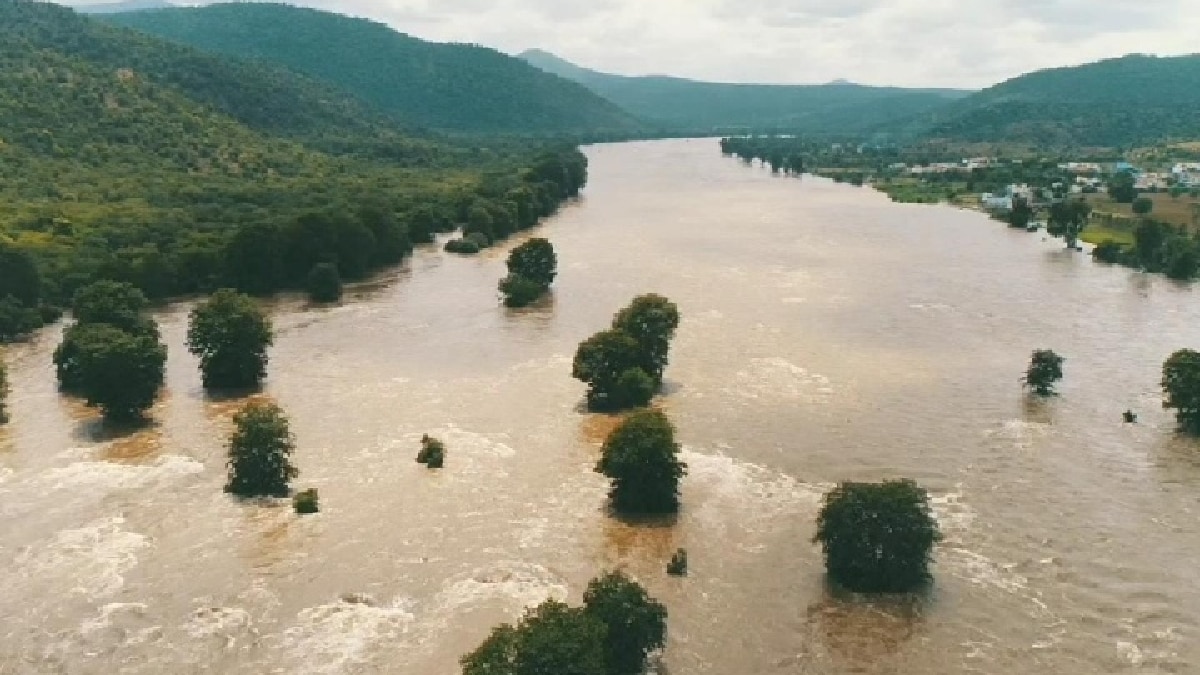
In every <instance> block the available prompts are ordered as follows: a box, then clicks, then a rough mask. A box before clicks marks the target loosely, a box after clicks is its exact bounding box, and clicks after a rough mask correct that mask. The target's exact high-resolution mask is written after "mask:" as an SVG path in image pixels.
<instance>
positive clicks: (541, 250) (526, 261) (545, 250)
mask: <svg viewBox="0 0 1200 675" xmlns="http://www.w3.org/2000/svg"><path fill="white" fill-rule="evenodd" d="M508 273H509V275H515V276H519V277H524V278H526V279H529V280H530V281H532V282H534V283H537V284H540V285H541V286H543V287H546V288H549V287H550V284H552V283H554V278H555V277H556V276H557V275H558V257H557V256H556V255H555V253H554V245H553V244H551V243H550V242H549V240H546V239H542V238H540V237H538V238H534V239H530V240H529V241H527V242H525V243H523V244H521V245H520V246H518V247H516V248H514V249H513V250H512V253H510V254H509V255H508Z"/></svg>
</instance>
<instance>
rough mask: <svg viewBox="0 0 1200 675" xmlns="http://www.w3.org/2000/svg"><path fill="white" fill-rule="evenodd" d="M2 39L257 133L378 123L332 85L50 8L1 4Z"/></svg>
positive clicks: (22, 2)
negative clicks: (167, 95)
mask: <svg viewBox="0 0 1200 675" xmlns="http://www.w3.org/2000/svg"><path fill="white" fill-rule="evenodd" d="M0 42H3V43H5V44H7V45H10V46H14V47H15V46H18V45H20V46H23V47H25V48H28V49H34V50H38V49H41V50H47V51H53V52H56V53H58V54H61V55H62V56H64V57H66V58H77V59H81V60H84V61H87V62H88V63H90V64H92V65H94V66H97V67H103V68H107V69H109V70H111V71H112V72H116V71H118V70H131V71H133V72H134V73H135V74H139V75H142V76H144V77H148V78H150V79H151V80H152V81H153V82H155V83H156V84H161V85H166V86H170V87H174V88H176V89H178V90H179V91H181V92H183V94H184V95H186V96H188V97H189V98H191V99H193V100H195V101H196V102H199V103H203V104H206V105H209V106H212V107H213V108H214V109H216V110H219V111H221V112H222V113H224V114H226V115H229V116H230V117H232V118H234V119H236V120H238V121H240V122H242V123H244V124H246V125H248V126H250V127H253V128H255V129H259V130H262V131H267V132H272V133H276V132H279V133H287V134H293V135H300V134H319V133H323V132H324V131H327V130H329V129H332V128H336V129H340V130H349V129H356V130H359V131H362V132H367V131H370V130H372V129H374V128H376V127H377V126H378V125H379V124H381V123H382V120H383V119H384V118H383V117H382V116H381V115H379V114H378V113H375V112H372V111H370V110H369V109H368V108H367V107H366V106H364V105H362V104H360V103H359V102H357V101H355V100H353V99H352V98H350V97H348V96H346V95H345V94H344V93H343V92H340V91H338V90H337V89H336V88H334V87H331V86H330V85H327V84H325V83H320V82H317V81H315V80H312V79H311V78H307V77H304V76H301V75H297V74H295V73H292V72H290V71H288V70H286V69H283V68H280V67H271V66H267V65H263V64H258V63H251V62H239V61H236V60H232V59H226V58H220V57H217V56H214V55H212V54H206V53H204V52H202V51H200V50H196V49H188V48H181V47H179V46H176V45H172V44H170V43H168V42H165V41H162V40H156V39H154V38H151V37H149V36H146V35H144V34H141V33H138V32H137V31H132V30H129V29H125V28H119V27H116V26H112V25H109V24H107V23H102V22H100V21H97V20H95V19H93V18H90V17H87V16H84V15H81V14H76V13H75V12H73V11H71V10H70V9H68V8H66V7H60V6H57V5H52V4H49V3H43V2H31V1H28V0H4V1H3V2H0Z"/></svg>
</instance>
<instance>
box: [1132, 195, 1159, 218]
mask: <svg viewBox="0 0 1200 675" xmlns="http://www.w3.org/2000/svg"><path fill="white" fill-rule="evenodd" d="M1153 210H1154V202H1153V201H1151V199H1150V198H1149V197H1138V198H1137V199H1134V200H1133V212H1134V213H1135V214H1136V215H1139V216H1145V215H1149V214H1150V212H1151V211H1153Z"/></svg>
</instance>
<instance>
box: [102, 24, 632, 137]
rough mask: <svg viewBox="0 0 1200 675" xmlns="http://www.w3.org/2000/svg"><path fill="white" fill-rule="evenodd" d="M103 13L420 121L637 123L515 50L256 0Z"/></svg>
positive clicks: (575, 127) (550, 126)
mask: <svg viewBox="0 0 1200 675" xmlns="http://www.w3.org/2000/svg"><path fill="white" fill-rule="evenodd" d="M105 18H106V20H110V21H113V22H117V23H120V24H122V25H124V26H127V27H130V28H135V29H137V30H140V31H144V32H146V33H150V34H153V35H157V36H160V37H163V38H166V39H169V40H173V41H177V42H182V43H185V44H189V45H193V46H195V47H199V48H201V49H205V50H208V51H212V52H218V53H222V54H229V55H234V56H239V57H249V58H255V59H261V60H264V61H268V62H273V63H277V64H282V65H285V66H287V67H289V68H292V69H294V70H296V71H298V72H302V73H306V74H308V75H310V76H313V77H316V78H320V79H322V80H325V81H327V82H330V83H333V84H336V85H337V86H339V87H341V88H343V89H345V90H346V91H349V92H351V93H352V94H354V95H356V96H358V97H359V98H361V99H362V100H364V101H368V102H370V103H373V104H375V105H376V106H378V107H379V108H380V109H383V110H386V111H388V112H389V113H391V114H393V115H394V116H396V117H397V118H398V119H401V120H405V121H409V122H412V123H415V124H418V125H421V126H424V127H428V128H433V129H443V130H455V131H474V132H533V133H558V132H593V131H614V132H628V131H631V130H634V129H636V128H637V127H638V122H637V121H636V120H635V119H634V118H633V117H632V116H630V115H629V114H628V113H626V112H625V111H623V110H621V109H620V108H618V107H617V106H616V105H613V104H612V103H610V102H609V101H606V100H604V99H603V98H601V97H599V96H597V95H596V94H594V93H592V92H590V91H588V90H587V89H586V88H584V87H581V86H579V85H578V84H576V83H574V82H569V81H566V80H564V79H562V78H559V77H556V76H554V75H551V74H548V73H545V72H543V71H541V70H538V69H536V68H533V67H531V66H529V65H528V64H527V63H525V62H524V61H521V60H520V59H516V58H513V57H510V56H507V55H504V54H501V53H500V52H497V51H495V50H492V49H487V48H484V47H479V46H473V45H461V44H437V43H431V42H426V41H424V40H419V39H417V38H414V37H410V36H408V35H404V34H401V33H397V32H396V31H393V30H392V29H390V28H388V27H387V26H385V25H383V24H379V23H375V22H372V21H368V20H365V19H354V18H350V17H346V16H342V15H339V14H333V13H329V12H322V11H318V10H311V9H302V8H297V7H291V6H288V5H278V4H262V3H235V4H222V5H211V6H208V7H199V8H175V9H165V10H154V11H146V12H133V13H128V14H115V15H109V16H106V17H105Z"/></svg>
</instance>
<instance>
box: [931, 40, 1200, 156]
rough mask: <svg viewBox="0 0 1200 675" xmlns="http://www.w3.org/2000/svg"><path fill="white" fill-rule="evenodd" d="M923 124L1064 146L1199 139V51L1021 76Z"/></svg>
mask: <svg viewBox="0 0 1200 675" xmlns="http://www.w3.org/2000/svg"><path fill="white" fill-rule="evenodd" d="M924 131H925V133H926V135H929V136H933V137H938V138H947V139H953V140H965V141H1007V142H1024V143H1030V144H1036V145H1039V146H1062V147H1073V146H1106V147H1121V146H1132V145H1142V144H1150V143H1154V142H1157V141H1160V140H1167V139H1196V138H1200V56H1181V57H1170V58H1159V57H1153V56H1126V57H1123V58H1119V59H1109V60H1106V61H1100V62H1098V63H1091V64H1088V65H1084V66H1078V67H1072V68H1054V69H1051V70H1043V71H1039V72H1035V73H1030V74H1028V75H1022V76H1021V77H1017V78H1014V79H1012V80H1009V81H1007V82H1003V83H1001V84H998V85H996V86H994V87H991V88H989V89H985V90H984V91H981V92H979V93H977V94H975V95H973V96H971V97H969V98H966V99H964V100H962V101H958V102H956V103H954V104H952V105H950V106H947V107H946V108H944V109H942V110H939V111H937V114H936V115H935V116H933V117H931V118H929V119H928V120H927V121H926V128H925V130H924Z"/></svg>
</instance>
